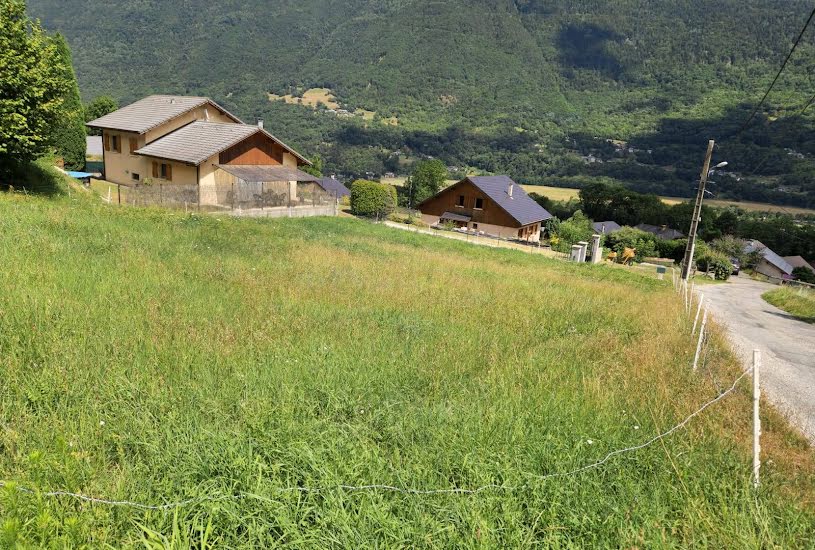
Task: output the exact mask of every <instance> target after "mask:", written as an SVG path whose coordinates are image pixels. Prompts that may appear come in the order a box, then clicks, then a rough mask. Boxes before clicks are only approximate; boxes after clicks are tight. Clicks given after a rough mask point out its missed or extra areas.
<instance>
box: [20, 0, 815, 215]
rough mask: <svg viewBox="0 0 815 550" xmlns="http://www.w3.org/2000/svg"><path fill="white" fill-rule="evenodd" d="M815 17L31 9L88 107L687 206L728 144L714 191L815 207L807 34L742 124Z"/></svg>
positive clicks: (97, 4)
mask: <svg viewBox="0 0 815 550" xmlns="http://www.w3.org/2000/svg"><path fill="white" fill-rule="evenodd" d="M810 9H811V6H810V4H809V2H807V1H804V0H752V1H749V2H745V1H743V0H680V1H676V2H646V1H643V0H617V1H614V2H611V1H605V0H576V1H567V0H515V1H510V0H498V1H487V0H450V1H445V2H435V1H434V2H431V1H424V2H420V1H412V0H379V1H373V0H346V1H339V0H329V1H322V0H299V1H297V2H294V1H290V0H283V1H279V2H268V1H260V0H245V1H239V0H225V1H221V2H217V3H211V2H207V1H204V0H184V1H180V2H172V3H168V2H161V1H158V0H133V1H130V2H121V3H119V2H110V1H103V0H29V11H30V12H31V14H32V15H34V16H36V17H39V18H41V19H42V22H43V24H44V25H45V26H46V27H47V28H49V29H52V30H58V31H60V32H61V33H63V34H64V35H65V36H66V37H67V38H68V40H69V42H70V45H71V47H72V49H73V55H74V62H75V65H76V71H77V75H78V78H79V82H80V87H81V91H82V93H83V96H84V98H85V99H91V98H93V97H95V96H97V95H100V94H110V95H113V96H114V97H116V98H117V99H119V100H120V101H121V102H128V101H132V100H134V99H137V98H138V97H141V96H144V95H146V94H149V93H154V92H164V93H194V94H206V95H209V96H211V97H212V98H213V99H215V100H216V101H219V102H221V103H223V104H225V105H226V106H227V107H228V108H230V109H232V110H234V111H235V112H236V114H238V115H239V116H241V117H243V118H244V119H246V120H252V119H254V118H264V119H265V120H266V124H267V127H270V128H272V129H273V131H275V132H276V133H278V134H280V135H281V136H285V137H286V138H287V139H288V140H289V141H291V142H292V143H293V144H294V145H296V146H298V147H300V148H302V149H303V150H304V151H305V152H306V153H308V154H315V153H319V154H321V155H322V156H323V158H324V159H325V161H326V167H327V169H329V170H332V171H337V172H340V173H345V174H349V175H359V174H364V173H365V172H372V173H382V172H385V171H394V172H403V171H405V170H406V169H407V167H408V165H409V163H410V162H411V161H413V160H415V159H416V158H420V157H422V156H434V157H439V158H442V159H443V160H445V161H446V163H447V164H449V165H454V166H458V167H462V169H468V170H471V169H478V170H483V171H487V172H508V173H510V174H512V175H513V177H515V178H516V179H518V180H520V181H525V182H530V183H533V182H535V183H549V184H556V185H558V184H559V185H566V184H569V185H573V184H578V185H579V184H581V183H582V182H585V181H593V180H614V181H618V182H622V183H624V184H626V185H629V186H631V187H634V188H636V189H638V190H641V191H655V192H660V193H663V194H671V195H688V194H690V193H692V191H693V189H692V188H693V183H692V182H693V180H694V179H695V178H697V177H698V172H699V167H700V164H701V160H702V156H703V154H704V149H705V146H706V142H707V139H709V138H716V139H717V140H720V141H721V146H720V149H719V150H718V152H717V156H718V157H720V158H726V159H727V160H728V161H729V162H730V165H731V166H730V170H731V172H729V173H728V174H725V175H724V176H723V177H720V178H718V181H717V186H718V187H717V188H715V189H714V191H715V192H716V193H717V194H718V195H719V196H721V197H723V198H742V199H751V200H768V201H773V202H778V203H785V204H796V205H801V206H806V205H809V206H815V181H814V180H815V177H813V176H815V135H814V134H815V133H813V128H814V127H815V107H812V108H810V109H809V110H807V111H805V112H804V114H803V115H801V114H800V113H801V111H802V108H803V107H804V105H805V104H806V103H807V101H808V100H809V99H810V98H811V97H812V95H813V93H815V83H813V82H812V79H811V76H810V75H811V74H812V73H813V72H815V71H813V69H815V43H814V41H813V37H815V28H812V29H810V30H809V32H808V33H807V34H806V35H805V36H804V40H803V41H802V44H801V46H799V48H798V51H797V52H796V55H795V56H794V57H793V59H792V61H791V63H790V65H789V66H788V68H787V71H786V72H785V73H784V75H783V76H782V78H781V79H780V80H779V82H778V84H777V85H776V89H775V92H774V93H773V94H771V96H770V97H769V101H768V103H767V104H766V110H765V109H762V110H761V112H760V113H759V115H758V116H757V117H756V119H755V120H753V121H752V123H751V125H750V126H749V128H748V129H747V130H746V131H744V132H740V133H739V132H738V129H739V128H740V126H741V125H742V123H743V122H744V121H745V120H746V119H747V117H748V115H749V113H750V111H751V110H752V108H753V107H754V106H755V105H756V103H757V102H758V100H759V99H760V97H761V95H762V94H763V92H764V91H765V90H766V88H767V86H768V84H769V82H770V81H771V80H772V77H773V76H774V74H775V72H776V71H777V69H778V67H779V66H780V64H781V62H782V61H783V59H784V57H785V56H786V54H787V52H788V51H789V48H790V46H791V44H792V42H793V40H794V39H795V37H796V36H797V33H798V32H799V31H800V28H801V26H802V24H803V22H804V21H805V20H806V16H807V15H808V13H809V10H810ZM306 92H308V93H307V94H305V93H306ZM270 93H271V94H273V98H275V99H273V100H270V99H269V95H268V94H270ZM304 94H305V95H306V99H305V100H302V103H299V102H298V99H297V98H298V97H300V98H302V97H303V96H304ZM280 98H284V99H280ZM310 98H311V99H313V105H311V106H309V105H308V103H309V100H310ZM317 100H320V101H321V104H319V105H317ZM287 101H288V102H287ZM335 103H336V104H335ZM328 107H331V109H329V108H328ZM339 109H343V110H346V111H348V112H349V113H348V115H345V113H342V112H340V114H339V115H338V114H337V113H335V112H334V111H337V110H339ZM649 151H650V152H649Z"/></svg>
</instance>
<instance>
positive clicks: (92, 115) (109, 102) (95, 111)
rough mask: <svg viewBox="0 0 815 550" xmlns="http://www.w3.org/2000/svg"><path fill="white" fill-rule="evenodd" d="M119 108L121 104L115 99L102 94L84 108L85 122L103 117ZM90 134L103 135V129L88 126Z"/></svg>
mask: <svg viewBox="0 0 815 550" xmlns="http://www.w3.org/2000/svg"><path fill="white" fill-rule="evenodd" d="M118 108H119V104H118V103H117V102H116V100H115V99H113V98H112V97H110V96H108V95H100V96H98V97H96V98H95V99H94V100H93V101H91V102H89V103H86V104H85V108H84V114H85V122H90V121H92V120H96V119H97V118H99V117H103V116H105V115H106V114H108V113H112V112H113V111H115V110H116V109H118ZM87 131H88V134H89V135H92V136H101V135H102V130H99V129H97V128H88V129H87Z"/></svg>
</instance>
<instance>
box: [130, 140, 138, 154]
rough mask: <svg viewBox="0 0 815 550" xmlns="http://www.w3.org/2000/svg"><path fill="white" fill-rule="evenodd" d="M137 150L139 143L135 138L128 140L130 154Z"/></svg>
mask: <svg viewBox="0 0 815 550" xmlns="http://www.w3.org/2000/svg"><path fill="white" fill-rule="evenodd" d="M138 148H139V143H138V141H136V138H130V154H133V153H134V152H135V151H136V149H138Z"/></svg>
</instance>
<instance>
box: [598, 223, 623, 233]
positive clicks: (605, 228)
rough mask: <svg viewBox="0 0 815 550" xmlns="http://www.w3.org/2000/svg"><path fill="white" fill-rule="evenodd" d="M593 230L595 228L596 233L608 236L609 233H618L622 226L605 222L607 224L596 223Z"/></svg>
mask: <svg viewBox="0 0 815 550" xmlns="http://www.w3.org/2000/svg"><path fill="white" fill-rule="evenodd" d="M591 226H592V228H594V232H595V233H597V234H598V235H608V234H609V233H616V232H617V231H619V230H620V229H622V227H620V224H618V223H617V222H613V221H605V222H594V223H593V224H591Z"/></svg>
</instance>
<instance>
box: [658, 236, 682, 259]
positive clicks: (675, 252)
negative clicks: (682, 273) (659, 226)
mask: <svg viewBox="0 0 815 550" xmlns="http://www.w3.org/2000/svg"><path fill="white" fill-rule="evenodd" d="M654 244H655V245H656V249H657V254H658V255H659V257H660V258H670V259H672V260H673V261H675V262H681V261H682V259H683V258H684V257H685V247H686V246H687V245H688V240H687V239H674V240H673V241H666V240H664V239H656V240H655V241H654Z"/></svg>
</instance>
